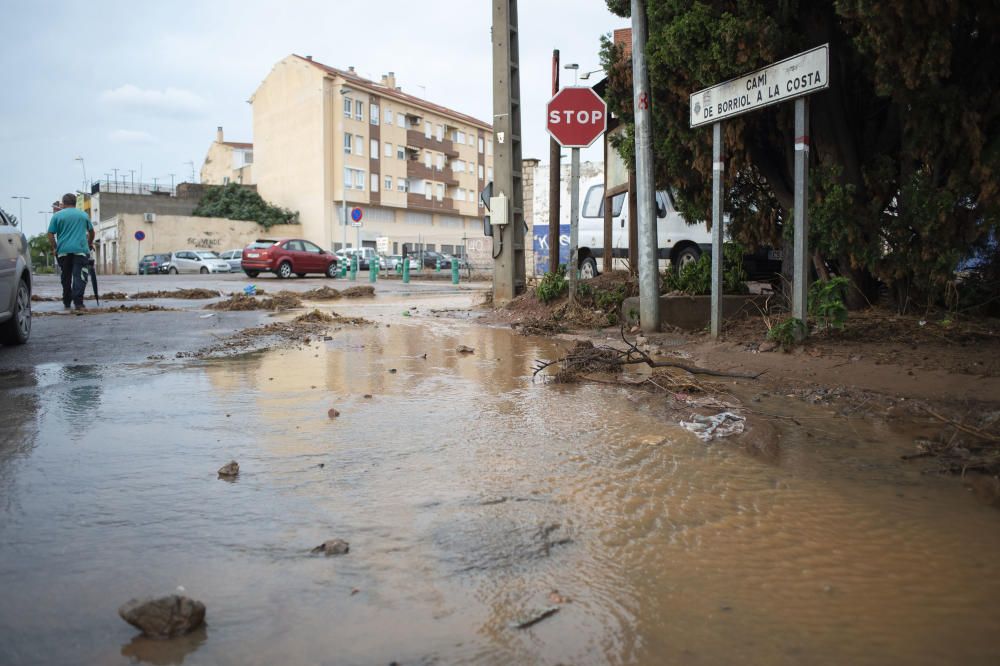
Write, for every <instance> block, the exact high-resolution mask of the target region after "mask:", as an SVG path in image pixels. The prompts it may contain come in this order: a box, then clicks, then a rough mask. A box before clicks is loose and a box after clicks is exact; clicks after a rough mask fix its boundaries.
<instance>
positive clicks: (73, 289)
mask: <svg viewBox="0 0 1000 666" xmlns="http://www.w3.org/2000/svg"><path fill="white" fill-rule="evenodd" d="M49 245H51V246H52V250H53V251H54V252H55V253H56V261H58V263H59V270H60V271H61V272H62V275H61V276H60V277H61V278H62V288H63V307H64V308H66V309H67V310H68V309H69V307H70V302H72V303H73V305H75V306H76V309H77V310H82V309H84V308H85V307H86V306H85V305H84V304H83V292H84V290H85V289H86V288H87V285H86V284H85V283H84V281H83V276H82V275H81V271H82V270H83V267H84V266H86V265H87V262H88V261H89V259H90V251H91V250H93V249H94V225H92V224H91V223H90V218H89V217H88V216H87V214H86V213H84V212H83V211H82V210H80V209H78V208H77V207H76V195H75V194H64V195H63V198H62V210H60V211H59V212H58V213H56V214H55V215H53V216H52V220H51V221H50V222H49Z"/></svg>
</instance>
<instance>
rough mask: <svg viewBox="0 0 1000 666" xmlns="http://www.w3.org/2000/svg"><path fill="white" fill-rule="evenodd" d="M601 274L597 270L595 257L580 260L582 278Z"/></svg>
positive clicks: (585, 278) (590, 277) (588, 278)
mask: <svg viewBox="0 0 1000 666" xmlns="http://www.w3.org/2000/svg"><path fill="white" fill-rule="evenodd" d="M598 275H599V274H598V272H597V260H596V259H594V258H593V257H587V258H585V259H584V260H582V261H581V262H580V278H581V279H583V280H590V279H592V278H595V277H597V276H598Z"/></svg>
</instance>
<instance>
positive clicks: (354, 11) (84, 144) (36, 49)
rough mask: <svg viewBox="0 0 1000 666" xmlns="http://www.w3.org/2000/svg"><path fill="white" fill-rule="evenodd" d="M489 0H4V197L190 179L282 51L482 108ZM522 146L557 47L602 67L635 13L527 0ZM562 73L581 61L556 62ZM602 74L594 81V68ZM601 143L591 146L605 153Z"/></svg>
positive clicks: (235, 132) (3, 201)
mask: <svg viewBox="0 0 1000 666" xmlns="http://www.w3.org/2000/svg"><path fill="white" fill-rule="evenodd" d="M490 8H491V4H490V2H489V0H473V1H472V2H468V1H467V0H425V2H413V1H412V0H405V1H404V0H380V1H378V2H349V3H348V2H342V1H339V2H331V1H329V0H325V1H307V0H301V1H297V0H286V1H285V2H281V3H278V2H264V1H255V0H249V1H248V0H241V1H239V2H237V1H236V0H212V1H211V2H204V1H201V2H183V1H182V2H158V3H137V2H130V3H124V2H103V1H100V0H96V1H95V0H91V1H90V2H75V1H73V2H70V1H67V2H48V1H44V0H39V1H32V2H28V1H20V2H18V1H16V0H4V1H3V2H2V3H0V25H3V27H4V31H3V33H4V36H3V39H2V40H0V63H2V66H0V89H2V90H3V104H2V105H0V206H2V207H3V208H4V209H5V210H7V211H8V212H10V213H13V214H14V215H17V214H18V203H19V202H18V201H17V200H16V199H13V198H12V197H14V196H17V195H25V196H28V197H31V198H30V199H29V200H27V201H24V202H23V207H24V222H25V223H24V226H23V228H24V230H25V232H26V233H28V234H29V235H33V234H35V233H38V232H40V231H42V229H43V226H44V224H46V220H47V218H45V216H43V215H41V214H40V213H39V211H47V210H49V209H50V206H49V204H50V203H51V202H52V201H53V200H54V199H56V198H58V197H59V196H60V195H61V194H63V193H64V192H68V191H75V190H77V189H80V188H81V187H82V186H83V170H82V168H81V162H79V161H75V160H74V158H76V157H83V158H84V163H83V164H84V165H85V166H86V170H87V177H88V178H89V179H90V180H97V179H103V178H104V177H105V173H111V172H112V170H113V169H114V168H118V169H119V174H121V173H122V172H126V173H127V172H128V171H129V170H134V171H135V179H136V182H138V181H139V177H140V174H141V176H142V180H143V181H144V182H150V183H151V182H152V181H153V178H154V177H156V178H157V179H158V181H159V182H160V183H168V184H169V182H170V174H171V173H173V174H175V179H176V180H177V182H181V181H183V180H190V179H191V172H192V165H191V164H190V163H189V162H193V169H194V171H195V173H197V172H198V171H200V169H201V163H202V160H203V159H204V157H205V153H206V151H207V150H208V146H209V144H210V143H211V142H212V141H213V140H214V138H215V128H216V126H217V125H222V126H223V127H224V128H225V134H226V139H227V140H229V141H251V140H252V139H253V137H252V136H251V127H252V120H251V109H250V105H249V104H247V103H246V100H247V99H249V97H250V95H251V94H252V93H253V91H254V90H255V89H256V88H257V86H258V85H259V84H260V82H261V80H263V79H264V77H265V76H267V74H268V72H269V71H270V70H271V67H272V66H273V65H274V63H276V62H277V61H278V60H280V59H281V58H283V57H284V56H286V55H288V54H290V53H298V54H300V55H312V56H313V58H314V59H315V60H318V61H319V62H322V63H324V64H328V65H331V66H333V67H339V68H346V67H347V66H349V65H353V66H354V67H355V68H356V69H357V71H358V73H360V74H361V75H362V76H366V77H368V78H372V79H374V80H376V81H377V80H379V79H380V77H381V75H382V74H384V73H386V72H388V71H394V72H395V73H396V81H397V85H400V86H402V88H403V90H404V91H405V92H408V93H411V94H414V95H419V96H421V97H426V98H427V99H428V100H431V101H433V102H436V103H439V104H443V105H445V106H448V107H451V108H453V109H456V110H458V111H462V112H464V113H468V114H470V115H473V116H475V117H477V118H481V119H483V120H486V121H489V120H490V117H491V116H492V113H493V110H492V80H491V77H492V51H491V45H490V23H491V21H492V17H491V14H490ZM519 10H520V33H521V53H520V57H521V69H522V78H521V96H522V101H523V110H522V113H523V114H524V115H523V116H522V122H523V126H524V128H525V133H524V139H523V140H524V144H523V155H524V157H538V158H540V159H542V160H544V161H548V134H546V132H545V125H544V121H545V109H544V106H545V102H546V101H547V99H548V98H549V96H550V93H551V83H550V71H551V56H552V49H553V48H558V49H560V51H561V54H562V62H563V64H566V63H570V62H577V63H579V65H580V73H583V72H585V71H587V70H593V69H598V68H599V66H600V65H599V61H598V50H599V47H600V36H601V35H602V34H606V33H609V32H611V31H612V30H613V29H615V28H620V27H625V26H627V25H628V23H627V21H626V20H623V19H620V18H618V17H616V16H613V15H612V14H610V13H609V12H608V10H607V7H606V5H605V3H604V2H603V0H521V2H520V7H519ZM562 77H563V78H562V83H563V85H567V84H568V85H572V84H573V73H572V72H570V71H566V70H563V72H562ZM598 78H599V75H594V77H593V78H592V79H591V83H592V82H593V81H594V80H595V79H598ZM598 145H599V144H595V145H594V146H592V147H591V148H590V149H589V151H585V152H584V159H588V158H590V159H601V155H600V151H599V149H598Z"/></svg>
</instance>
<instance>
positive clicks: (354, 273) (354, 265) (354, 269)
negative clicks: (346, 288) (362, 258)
mask: <svg viewBox="0 0 1000 666" xmlns="http://www.w3.org/2000/svg"><path fill="white" fill-rule="evenodd" d="M357 279H358V255H356V254H352V255H351V282H354V281H355V280H357Z"/></svg>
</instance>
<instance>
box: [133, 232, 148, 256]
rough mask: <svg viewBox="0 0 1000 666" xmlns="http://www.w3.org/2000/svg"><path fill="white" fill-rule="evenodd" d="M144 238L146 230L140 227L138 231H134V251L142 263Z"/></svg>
mask: <svg viewBox="0 0 1000 666" xmlns="http://www.w3.org/2000/svg"><path fill="white" fill-rule="evenodd" d="M145 238H146V232H144V231H143V230H142V229H139V230H138V231H136V232H135V247H136V250H135V251H136V253H137V254H138V256H139V263H142V241H143V240H145Z"/></svg>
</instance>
